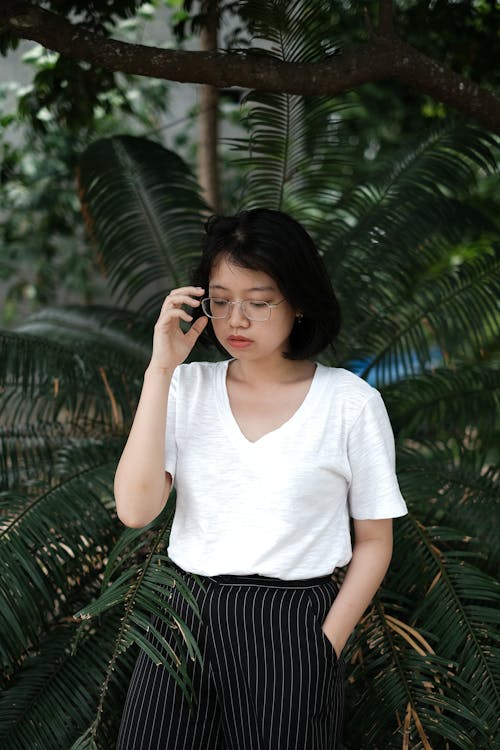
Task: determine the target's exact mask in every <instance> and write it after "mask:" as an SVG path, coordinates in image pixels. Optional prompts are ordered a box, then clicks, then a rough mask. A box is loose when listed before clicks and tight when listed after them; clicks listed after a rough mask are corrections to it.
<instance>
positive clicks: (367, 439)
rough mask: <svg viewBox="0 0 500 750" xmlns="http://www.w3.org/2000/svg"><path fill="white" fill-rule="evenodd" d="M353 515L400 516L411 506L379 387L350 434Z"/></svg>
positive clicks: (350, 499)
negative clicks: (403, 488) (405, 496)
mask: <svg viewBox="0 0 500 750" xmlns="http://www.w3.org/2000/svg"><path fill="white" fill-rule="evenodd" d="M348 459H349V465H350V468H351V473H352V477H351V482H350V485H349V492H348V503H349V513H350V515H351V517H352V518H356V519H358V520H362V519H378V518H397V517H399V516H404V515H406V514H407V512H408V509H407V507H406V503H405V501H404V499H403V497H402V495H401V491H400V489H399V484H398V480H397V477H396V458H395V446H394V433H393V431H392V427H391V423H390V421H389V415H388V414H387V409H386V407H385V404H384V401H383V399H382V396H381V395H380V393H379V391H377V390H375V389H374V394H373V395H372V396H370V397H369V399H368V401H367V402H366V403H365V405H364V406H363V408H362V410H361V413H360V414H359V416H358V417H357V419H356V421H355V422H354V424H353V426H352V427H351V430H350V432H349V438H348Z"/></svg>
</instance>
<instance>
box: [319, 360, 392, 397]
mask: <svg viewBox="0 0 500 750" xmlns="http://www.w3.org/2000/svg"><path fill="white" fill-rule="evenodd" d="M318 367H319V368H320V372H321V375H322V377H323V378H324V380H325V381H326V382H327V383H328V384H329V385H330V386H331V388H333V389H334V390H335V392H336V394H337V396H339V397H340V396H341V397H344V398H350V399H353V400H356V401H358V400H359V401H363V402H364V401H366V400H367V399H370V398H372V397H373V396H375V395H376V394H378V395H380V392H379V391H378V390H377V388H375V387H374V386H373V385H370V383H368V382H367V381H366V380H363V378H361V377H360V376H359V375H356V374H355V373H354V372H351V370H346V369H345V368H344V367H328V366H327V365H322V364H319V363H318Z"/></svg>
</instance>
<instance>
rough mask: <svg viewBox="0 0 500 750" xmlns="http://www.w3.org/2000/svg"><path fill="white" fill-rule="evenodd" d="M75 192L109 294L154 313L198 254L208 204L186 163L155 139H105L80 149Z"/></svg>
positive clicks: (188, 269) (186, 273) (184, 280)
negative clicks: (97, 251) (82, 149)
mask: <svg viewBox="0 0 500 750" xmlns="http://www.w3.org/2000/svg"><path fill="white" fill-rule="evenodd" d="M79 190H80V198H81V201H82V208H83V213H84V216H85V218H86V222H87V226H88V228H89V231H90V234H91V236H92V237H93V239H94V241H95V243H96V244H97V246H98V249H99V253H100V258H101V261H102V266H103V268H104V271H105V273H106V276H107V278H108V280H109V284H110V287H111V289H112V291H113V292H115V293H116V294H117V295H118V300H119V301H120V302H122V301H123V303H124V304H125V305H128V304H130V303H131V302H132V301H134V302H136V303H137V302H139V305H140V312H141V313H143V314H151V313H152V312H155V311H158V310H159V308H160V307H161V301H162V298H163V297H164V296H165V294H166V293H167V292H168V288H171V287H173V286H180V285H182V284H184V283H186V281H187V279H188V276H189V271H190V265H192V264H193V262H194V259H195V258H196V257H197V256H198V255H199V248H200V240H201V218H202V212H203V211H205V210H206V206H205V205H204V203H203V202H202V200H201V198H200V197H199V194H198V186H197V184H196V182H195V180H194V178H193V176H192V174H191V172H190V169H189V167H188V166H187V164H186V163H185V162H184V161H183V160H182V159H181V158H180V157H179V156H177V155H176V154H174V153H173V152H171V151H167V150H166V149H164V148H163V147H162V146H160V145H159V144H157V143H153V142H151V141H147V140H145V139H141V138H134V137H131V136H117V137H114V138H105V139H102V140H99V141H96V142H95V143H93V144H92V145H91V146H89V147H88V148H87V149H86V150H85V152H84V153H83V155H82V157H81V161H80V171H79ZM158 287H159V288H158Z"/></svg>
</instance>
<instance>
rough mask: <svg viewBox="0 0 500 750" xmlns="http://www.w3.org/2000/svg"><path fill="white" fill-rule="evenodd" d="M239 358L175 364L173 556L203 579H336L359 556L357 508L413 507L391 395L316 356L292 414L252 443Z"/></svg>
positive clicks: (169, 435) (375, 514)
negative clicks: (233, 384) (239, 388)
mask: <svg viewBox="0 0 500 750" xmlns="http://www.w3.org/2000/svg"><path fill="white" fill-rule="evenodd" d="M229 361H230V360H226V361H223V362H192V363H190V364H182V365H179V366H178V367H176V369H175V370H174V374H173V377H172V381H171V385H170V391H169V397H168V409H167V428H166V445H165V469H166V471H168V472H170V474H171V475H172V477H173V480H174V486H175V488H176V491H177V499H176V509H175V514H174V519H173V523H172V530H171V534H170V543H169V546H168V550H167V551H168V554H169V556H170V557H171V559H172V560H173V561H174V562H175V563H177V564H178V565H179V566H180V567H181V568H184V569H185V570H188V571H191V572H193V573H200V574H202V575H218V574H222V573H226V574H228V573H229V574H234V575H248V574H250V573H260V574H261V575H263V576H273V577H276V578H283V579H290V580H291V579H302V578H312V577H315V576H323V575H328V574H329V573H331V572H332V571H333V570H334V568H336V567H337V566H342V565H346V564H347V563H348V562H349V560H350V559H351V557H352V548H351V537H350V529H349V515H351V516H352V517H353V518H356V519H376V518H396V517H398V516H404V515H406V513H407V508H406V504H405V501H404V500H403V497H402V496H401V492H400V489H399V485H398V481H397V478H396V474H395V451H394V435H393V432H392V428H391V425H390V422H389V417H388V415H387V411H386V408H385V405H384V402H383V400H382V397H381V395H380V393H379V391H378V390H377V389H375V388H374V387H373V386H371V385H369V384H368V383H367V382H366V381H364V380H363V379H362V378H360V377H359V376H358V375H355V374H354V373H352V372H350V371H349V370H346V369H344V368H340V367H326V366H324V365H321V364H319V363H317V367H316V370H315V373H314V376H313V380H312V383H311V386H310V388H309V391H308V392H307V395H306V397H305V399H304V401H303V402H302V404H301V406H300V407H299V408H298V409H297V411H296V412H295V413H294V414H293V416H292V417H290V419H289V420H288V421H286V422H285V423H284V424H283V425H281V427H278V428H277V429H275V430H273V431H272V432H269V433H267V434H266V435H264V436H263V437H261V438H260V439H259V440H257V441H256V442H251V441H250V440H248V439H247V438H246V437H245V436H244V435H243V433H242V432H241V430H240V429H239V426H238V423H237V422H236V420H235V418H234V416H233V413H232V411H231V406H230V402H229V397H228V393H227V388H226V372H227V367H228V363H229Z"/></svg>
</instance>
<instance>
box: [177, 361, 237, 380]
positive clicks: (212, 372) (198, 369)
mask: <svg viewBox="0 0 500 750" xmlns="http://www.w3.org/2000/svg"><path fill="white" fill-rule="evenodd" d="M226 367H227V361H226V360H224V361H222V362H184V363H183V364H182V365H178V366H177V367H176V368H175V370H174V377H175V379H176V380H177V381H178V382H180V383H189V384H194V383H204V382H209V381H213V379H214V378H215V377H216V376H217V373H220V372H222V371H223V370H224V369H225V368H226Z"/></svg>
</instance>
